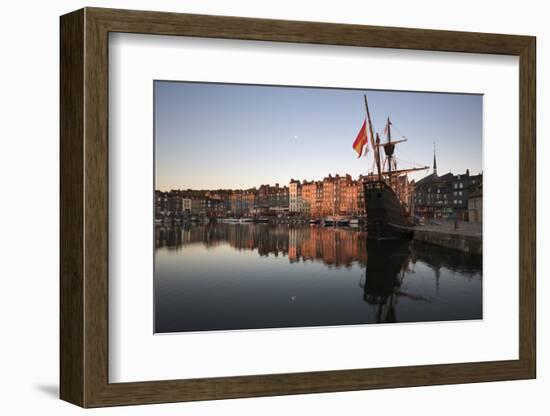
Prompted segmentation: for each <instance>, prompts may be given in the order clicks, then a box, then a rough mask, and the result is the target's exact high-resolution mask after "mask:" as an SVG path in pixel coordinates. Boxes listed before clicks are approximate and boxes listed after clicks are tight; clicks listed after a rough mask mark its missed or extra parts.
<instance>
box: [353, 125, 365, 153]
mask: <svg viewBox="0 0 550 416" xmlns="http://www.w3.org/2000/svg"><path fill="white" fill-rule="evenodd" d="M367 143H368V142H367V120H365V121H363V126H361V130H359V134H357V138H356V139H355V141H354V142H353V146H352V147H353V150H355V151H356V152H357V158H358V159H359V158H360V157H361V155H362V153H363V147H364V146H365V145H366V144H367ZM367 152H368V147H367ZM365 154H366V152H365Z"/></svg>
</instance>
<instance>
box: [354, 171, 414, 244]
mask: <svg viewBox="0 0 550 416" xmlns="http://www.w3.org/2000/svg"><path fill="white" fill-rule="evenodd" d="M363 191H364V195H365V208H366V213H367V237H368V238H371V239H377V240H394V239H409V238H412V235H413V231H412V228H409V227H412V223H411V222H410V221H409V220H408V218H407V215H406V212H405V209H404V207H403V206H402V204H401V202H400V201H399V198H398V197H397V195H396V194H395V192H394V191H393V189H392V188H390V187H389V186H388V185H387V184H386V183H385V182H384V181H366V182H364V184H363Z"/></svg>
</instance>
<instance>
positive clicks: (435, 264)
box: [155, 224, 482, 333]
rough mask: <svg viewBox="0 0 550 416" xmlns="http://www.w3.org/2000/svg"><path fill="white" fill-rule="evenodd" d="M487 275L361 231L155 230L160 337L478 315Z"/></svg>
mask: <svg viewBox="0 0 550 416" xmlns="http://www.w3.org/2000/svg"><path fill="white" fill-rule="evenodd" d="M481 270H482V269H481V257H479V256H471V255H466V254H463V253H461V252H458V251H453V250H447V249H443V248H439V247H436V246H431V245H425V244H421V243H418V242H411V241H400V242H391V243H388V242H376V241H372V240H367V238H366V232H365V231H363V230H361V229H359V228H355V229H354V228H323V227H317V226H309V225H306V226H288V225H267V224H208V225H195V226H191V227H176V228H168V227H158V228H157V229H156V252H155V332H157V333H159V332H184V331H210V330H232V329H252V328H282V327H303V326H323V325H351V324H366V323H391V322H423V321H444V320H466V319H481V318H482V272H481Z"/></svg>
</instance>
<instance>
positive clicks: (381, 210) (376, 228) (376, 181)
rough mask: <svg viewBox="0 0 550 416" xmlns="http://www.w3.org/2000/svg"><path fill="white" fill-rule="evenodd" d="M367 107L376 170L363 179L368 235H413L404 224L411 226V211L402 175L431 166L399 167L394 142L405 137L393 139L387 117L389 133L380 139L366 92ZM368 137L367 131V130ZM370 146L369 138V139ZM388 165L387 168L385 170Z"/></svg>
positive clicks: (374, 236) (387, 130) (376, 236)
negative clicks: (402, 196)
mask: <svg viewBox="0 0 550 416" xmlns="http://www.w3.org/2000/svg"><path fill="white" fill-rule="evenodd" d="M364 97H365V108H366V111H367V119H368V125H369V133H370V138H371V147H372V149H373V153H374V161H375V165H376V170H377V173H376V174H371V175H368V176H367V178H366V179H365V180H364V181H363V189H364V197H365V211H366V213H367V230H368V237H369V238H375V239H394V238H407V237H410V236H411V234H412V231H410V230H407V229H406V228H404V227H407V226H411V225H412V223H411V222H410V219H409V214H410V213H409V212H408V208H407V206H406V203H405V201H402V200H401V199H400V198H399V196H398V193H397V190H398V188H399V187H400V186H401V183H402V181H401V178H402V177H403V176H404V175H406V174H407V173H408V172H414V171H419V170H425V169H428V168H429V167H428V166H422V167H415V168H410V169H397V162H396V159H395V156H394V151H395V145H396V144H398V143H402V142H404V141H406V140H407V139H406V138H402V139H400V140H393V141H392V139H391V125H392V123H391V121H390V118H389V117H388V119H387V123H386V127H385V129H384V132H385V134H386V137H387V141H386V142H385V143H381V141H380V136H379V134H378V133H376V140H375V139H374V137H375V136H374V129H373V126H372V121H371V117H370V111H369V106H368V103H367V96H366V95H365V96H364ZM365 137H366V131H365ZM366 145H367V148H368V141H366ZM381 147H382V148H384V153H385V155H386V156H385V159H384V160H383V161H381V157H380V148H381ZM384 169H385V170H384Z"/></svg>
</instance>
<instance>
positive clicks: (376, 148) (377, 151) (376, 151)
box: [363, 94, 382, 181]
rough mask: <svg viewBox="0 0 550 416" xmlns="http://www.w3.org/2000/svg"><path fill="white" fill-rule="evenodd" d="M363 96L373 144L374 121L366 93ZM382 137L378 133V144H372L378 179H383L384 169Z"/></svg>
mask: <svg viewBox="0 0 550 416" xmlns="http://www.w3.org/2000/svg"><path fill="white" fill-rule="evenodd" d="M363 97H365V108H366V109H367V119H368V120H369V133H370V137H371V144H374V143H373V142H374V132H373V129H372V121H371V119H370V111H369V104H368V102H367V95H366V94H364V95H363ZM379 144H380V138H379V137H378V133H377V134H376V146H372V150H373V151H374V160H375V161H376V169H377V171H378V180H379V181H381V180H382V169H381V168H380V145H379Z"/></svg>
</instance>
